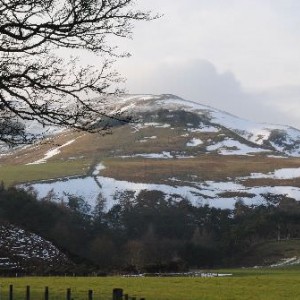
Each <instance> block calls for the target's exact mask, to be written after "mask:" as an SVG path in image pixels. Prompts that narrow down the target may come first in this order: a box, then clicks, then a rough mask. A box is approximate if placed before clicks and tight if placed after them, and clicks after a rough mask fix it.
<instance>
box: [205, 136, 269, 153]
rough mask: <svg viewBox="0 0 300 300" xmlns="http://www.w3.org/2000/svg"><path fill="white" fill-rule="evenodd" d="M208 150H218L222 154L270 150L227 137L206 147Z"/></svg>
mask: <svg viewBox="0 0 300 300" xmlns="http://www.w3.org/2000/svg"><path fill="white" fill-rule="evenodd" d="M206 150H207V151H209V152H210V151H218V153H219V154H221V155H249V153H259V152H269V151H270V150H265V149H262V148H259V147H258V148H254V147H250V146H248V145H245V144H241V143H240V142H239V141H236V140H233V139H226V140H224V141H222V142H219V143H216V144H214V145H210V146H207V147H206Z"/></svg>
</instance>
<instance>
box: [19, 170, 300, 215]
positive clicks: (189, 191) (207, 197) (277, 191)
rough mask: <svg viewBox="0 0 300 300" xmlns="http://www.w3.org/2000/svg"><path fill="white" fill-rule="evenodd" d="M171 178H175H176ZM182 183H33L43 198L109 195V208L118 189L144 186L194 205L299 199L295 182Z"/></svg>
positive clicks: (89, 199) (105, 180)
mask: <svg viewBox="0 0 300 300" xmlns="http://www.w3.org/2000/svg"><path fill="white" fill-rule="evenodd" d="M172 181H173V182H174V180H172ZM181 184H182V185H180V186H170V185H167V184H152V183H134V182H129V181H124V180H123V181H122V180H116V179H113V178H108V177H103V176H97V177H96V178H95V177H85V178H70V179H68V180H64V181H63V180H61V181H55V182H44V183H36V184H32V185H31V186H32V187H33V188H34V189H35V190H36V191H37V192H38V197H39V198H40V199H41V198H43V197H45V196H46V195H47V194H48V193H49V192H50V191H51V190H53V191H54V193H55V194H56V195H57V197H56V199H59V198H60V199H63V200H65V201H67V195H68V194H69V195H77V196H80V197H83V199H85V200H86V201H87V203H88V204H89V205H91V207H92V208H93V207H94V206H95V204H96V201H97V197H98V196H99V195H100V194H101V195H102V197H103V198H104V199H106V205H105V206H106V209H107V210H109V209H110V208H111V207H112V206H113V205H115V204H117V203H118V201H117V199H116V195H118V194H119V193H122V192H125V191H133V192H134V195H135V197H137V195H138V194H139V193H140V192H141V191H142V190H147V191H161V192H163V193H165V194H166V195H175V194H176V195H178V196H180V197H182V198H185V199H187V200H189V201H190V202H191V203H192V204H193V205H195V206H201V205H206V204H207V205H209V206H211V207H218V208H223V209H224V208H226V209H233V208H234V205H235V203H236V202H237V201H238V200H243V202H244V203H245V204H246V205H260V204H265V203H266V200H265V198H264V197H263V196H262V195H263V194H269V193H271V194H274V195H286V196H287V197H290V198H294V199H296V200H299V199H300V188H297V187H292V186H262V187H245V186H243V185H242V184H237V183H235V182H231V181H228V182H214V181H206V182H204V183H197V182H181ZM183 184H184V185H183ZM25 188H26V187H25ZM226 192H236V193H247V194H249V195H251V196H248V197H247V196H243V195H240V196H239V195H238V194H237V196H236V197H229V198H226V197H224V196H220V195H221V194H222V193H226ZM252 195H253V196H252ZM59 201H60V200H59ZM133 201H134V199H133Z"/></svg>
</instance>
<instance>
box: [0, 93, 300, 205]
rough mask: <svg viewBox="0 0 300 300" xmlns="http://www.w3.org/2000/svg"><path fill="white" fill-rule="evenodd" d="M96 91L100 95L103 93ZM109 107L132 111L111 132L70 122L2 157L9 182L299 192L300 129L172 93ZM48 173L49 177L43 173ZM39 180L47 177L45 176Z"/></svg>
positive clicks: (256, 199)
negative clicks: (241, 115)
mask: <svg viewBox="0 0 300 300" xmlns="http://www.w3.org/2000/svg"><path fill="white" fill-rule="evenodd" d="M96 102H97V101H96V99H95V103H96ZM106 105H107V110H108V111H114V112H120V113H123V114H127V115H130V116H132V117H133V120H134V121H133V122H132V123H130V124H125V125H124V124H117V123H116V124H112V125H113V128H112V134H107V135H104V136H103V135H95V134H94V135H92V134H88V133H80V132H73V131H69V130H64V131H62V132H59V133H58V134H54V135H52V137H51V138H48V139H47V140H43V141H42V142H41V143H39V144H36V145H34V146H32V147H25V148H23V149H19V150H18V151H15V152H13V153H11V154H9V155H3V156H2V157H1V158H0V163H1V168H0V178H1V179H2V180H4V182H5V183H7V184H20V183H22V184H23V187H24V186H25V187H28V186H33V187H34V188H35V189H36V190H37V191H38V193H39V197H40V198H42V197H46V195H47V194H48V193H49V192H50V191H53V192H54V194H56V199H57V200H58V201H61V199H66V198H67V195H69V194H75V195H78V196H82V197H83V198H84V199H85V200H86V201H87V202H88V203H89V204H90V205H91V206H92V207H94V206H95V204H96V203H97V199H99V198H101V199H104V201H105V204H106V209H107V210H108V209H110V208H111V207H112V206H113V205H114V204H115V203H118V201H119V200H120V199H123V198H128V199H130V200H131V201H135V200H136V199H137V197H138V196H139V195H140V194H141V192H143V191H150V192H151V191H159V192H161V193H162V194H163V195H164V197H165V198H166V199H167V198H170V197H171V198H173V199H183V198H184V199H188V200H190V201H191V202H192V203H193V204H195V205H205V204H209V205H212V206H215V207H221V208H232V207H233V206H234V204H235V202H236V201H238V200H243V201H244V202H245V203H246V204H249V205H250V204H260V203H264V201H265V199H266V197H267V195H268V194H273V195H281V196H283V197H289V198H294V199H296V200H298V199H300V181H299V178H300V171H299V170H300V158H299V156H300V149H299V146H300V131H298V130H296V129H294V128H291V127H288V126H280V125H270V124H258V123H254V122H251V121H247V120H243V119H240V118H238V117H235V116H232V115H230V114H228V113H225V112H222V111H219V110H216V109H213V108H211V107H208V106H203V105H200V104H197V103H194V102H191V101H186V100H183V99H181V98H178V97H176V96H173V95H158V96H153V95H134V96H132V95H128V96H122V97H120V98H119V99H108V100H107V102H106ZM42 180H43V181H42ZM41 181H42V182H41Z"/></svg>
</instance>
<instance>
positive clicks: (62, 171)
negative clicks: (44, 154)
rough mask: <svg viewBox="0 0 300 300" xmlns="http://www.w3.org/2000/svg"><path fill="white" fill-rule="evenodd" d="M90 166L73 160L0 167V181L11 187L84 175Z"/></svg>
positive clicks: (86, 161) (87, 163)
mask: <svg viewBox="0 0 300 300" xmlns="http://www.w3.org/2000/svg"><path fill="white" fill-rule="evenodd" d="M90 164H91V161H90V160H78V161H75V160H73V161H64V162H48V163H47V164H39V165H3V166H1V167H0V180H1V181H3V182H4V184H5V186H11V185H14V184H18V183H23V182H31V181H38V180H47V179H53V178H61V177H66V176H73V175H84V174H86V173H87V171H88V170H89V167H90Z"/></svg>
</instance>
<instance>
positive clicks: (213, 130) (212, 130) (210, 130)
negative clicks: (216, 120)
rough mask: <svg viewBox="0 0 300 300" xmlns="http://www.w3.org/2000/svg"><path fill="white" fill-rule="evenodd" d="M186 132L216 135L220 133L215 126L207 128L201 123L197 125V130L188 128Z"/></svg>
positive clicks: (207, 126)
mask: <svg viewBox="0 0 300 300" xmlns="http://www.w3.org/2000/svg"><path fill="white" fill-rule="evenodd" d="M187 130H188V131H189V132H202V133H217V132H219V131H220V129H219V128H217V127H215V126H209V125H205V124H202V123H200V124H199V128H188V129H187Z"/></svg>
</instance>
